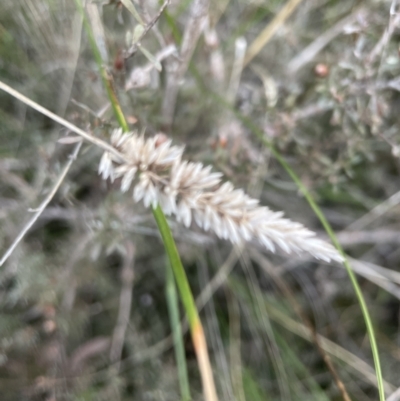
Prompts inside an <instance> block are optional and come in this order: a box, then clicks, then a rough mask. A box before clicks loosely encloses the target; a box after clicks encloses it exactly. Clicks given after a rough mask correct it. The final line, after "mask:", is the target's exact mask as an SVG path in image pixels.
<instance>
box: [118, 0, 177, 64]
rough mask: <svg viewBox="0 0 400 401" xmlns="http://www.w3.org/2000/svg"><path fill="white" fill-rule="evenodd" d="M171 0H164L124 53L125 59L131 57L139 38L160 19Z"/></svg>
mask: <svg viewBox="0 0 400 401" xmlns="http://www.w3.org/2000/svg"><path fill="white" fill-rule="evenodd" d="M170 2H171V0H166V1H164V4H163V5H162V6H161V8H160V11H159V12H158V13H157V15H156V16H155V17H154V18H153V19H152V20H151V21H150V22H149V23H148V24H147V25H146V26H145V27H144V29H143V32H142V34H141V35H140V36H139V39H138V40H137V41H136V42H135V43H134V44H133V45H132V46H131V47H130V48H129V50H127V51H126V52H125V54H124V58H125V60H126V59H128V58H130V57H132V56H133V55H134V54H135V53H136V52H137V50H138V48H139V47H140V42H141V40H142V39H143V38H144V37H145V36H146V34H147V32H149V31H150V29H151V28H153V26H154V25H155V24H156V22H157V21H158V20H159V19H160V17H161V15H162V13H163V12H164V10H165V9H166V7H167V6H168V5H169V3H170Z"/></svg>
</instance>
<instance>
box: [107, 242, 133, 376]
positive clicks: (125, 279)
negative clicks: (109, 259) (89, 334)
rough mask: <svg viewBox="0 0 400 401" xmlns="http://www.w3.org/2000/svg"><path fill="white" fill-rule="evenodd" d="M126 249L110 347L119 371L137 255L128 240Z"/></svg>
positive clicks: (112, 359)
mask: <svg viewBox="0 0 400 401" xmlns="http://www.w3.org/2000/svg"><path fill="white" fill-rule="evenodd" d="M125 249H126V255H125V260H124V266H123V268H122V274H121V279H122V288H121V295H120V298H119V310H118V318H117V323H116V325H115V328H114V332H113V336H112V342H111V349H110V360H111V362H112V363H116V365H115V367H116V370H118V371H119V368H120V361H121V355H122V348H123V345H124V339H125V333H126V329H127V327H128V323H129V316H130V314H131V303H132V288H133V280H134V271H133V260H134V257H135V248H134V245H133V244H131V243H130V242H128V241H127V243H126V245H125Z"/></svg>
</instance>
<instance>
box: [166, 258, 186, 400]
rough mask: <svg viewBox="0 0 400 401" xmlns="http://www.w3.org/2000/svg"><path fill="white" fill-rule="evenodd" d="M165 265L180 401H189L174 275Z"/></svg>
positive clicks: (167, 263) (168, 266) (167, 262)
mask: <svg viewBox="0 0 400 401" xmlns="http://www.w3.org/2000/svg"><path fill="white" fill-rule="evenodd" d="M166 265H167V266H166V280H165V293H166V297H167V305H168V313H169V320H170V324H171V329H172V337H173V339H174V348H175V358H176V363H177V365H178V379H179V387H180V390H181V398H182V401H189V400H190V399H191V396H190V388H189V378H188V372H187V365H186V358H185V350H184V346H183V337H182V330H181V322H180V317H179V305H178V295H177V292H176V285H175V279H174V273H173V271H172V269H171V266H170V265H169V261H166Z"/></svg>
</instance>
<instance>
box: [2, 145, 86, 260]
mask: <svg viewBox="0 0 400 401" xmlns="http://www.w3.org/2000/svg"><path fill="white" fill-rule="evenodd" d="M81 146H82V142H79V143H78V144H77V145H76V146H75V149H74V151H73V152H72V154H71V156H70V159H69V161H68V163H67V164H66V166H65V167H64V170H63V171H62V172H61V174H60V176H59V177H58V179H57V181H56V183H55V184H54V187H53V188H52V190H51V191H50V193H49V194H48V195H47V196H46V198H45V199H44V201H43V202H42V203H41V204H40V206H39V207H38V208H37V209H35V213H34V215H33V216H32V217H31V219H30V220H29V221H28V223H26V224H25V226H24V228H23V229H22V230H21V232H20V233H19V234H18V236H17V238H15V240H14V241H13V243H12V244H11V245H10V247H9V248H8V249H7V251H6V252H5V254H4V255H3V257H2V258H1V260H0V266H3V264H4V262H5V261H6V260H7V259H8V258H9V257H10V255H11V254H12V253H13V252H14V249H15V248H16V247H17V245H18V244H19V243H20V242H21V240H22V239H23V238H24V236H25V234H26V233H27V232H28V230H29V229H30V228H31V227H32V226H33V225H34V224H35V222H36V220H37V219H38V218H39V217H40V215H41V214H42V213H43V211H44V209H46V206H47V205H48V204H49V203H50V201H51V200H52V199H53V197H54V195H55V194H56V192H57V191H58V189H59V188H60V186H61V184H62V182H63V181H64V179H65V177H66V175H67V174H68V171H69V169H70V168H71V166H72V163H73V162H74V161H75V159H76V157H77V155H78V153H79V150H80V148H81Z"/></svg>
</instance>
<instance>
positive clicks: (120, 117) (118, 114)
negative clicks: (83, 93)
mask: <svg viewBox="0 0 400 401" xmlns="http://www.w3.org/2000/svg"><path fill="white" fill-rule="evenodd" d="M75 4H76V7H77V8H78V11H79V13H80V14H81V16H82V18H83V24H84V26H85V29H86V33H87V35H88V37H89V42H90V47H91V48H92V51H93V55H94V58H95V60H96V64H97V66H98V67H99V69H100V74H101V78H102V80H103V84H104V87H105V88H106V91H107V96H108V98H109V100H110V103H111V107H112V109H113V112H114V115H115V118H116V119H117V121H118V124H119V125H120V127H121V128H122V129H123V130H124V131H125V132H126V131H129V126H128V123H127V122H126V119H125V116H124V113H123V112H122V110H121V106H120V104H119V101H118V98H117V94H116V92H115V89H114V85H113V81H112V78H111V75H110V74H109V72H108V71H107V67H106V65H105V62H104V60H103V59H102V56H101V53H100V51H99V48H98V46H97V43H96V39H95V37H94V35H93V31H92V28H91V26H90V23H89V21H88V19H87V18H86V14H85V10H84V8H83V5H82V2H81V0H75Z"/></svg>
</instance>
